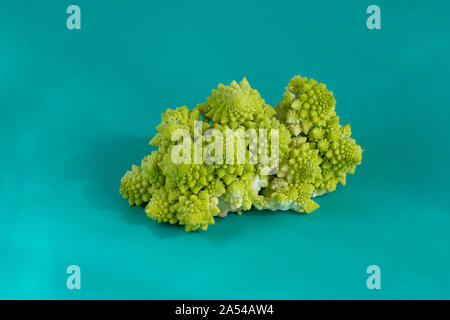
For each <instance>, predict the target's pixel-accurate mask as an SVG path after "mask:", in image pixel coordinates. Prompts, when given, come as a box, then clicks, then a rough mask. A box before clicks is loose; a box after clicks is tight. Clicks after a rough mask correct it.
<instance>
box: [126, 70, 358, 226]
mask: <svg viewBox="0 0 450 320" xmlns="http://www.w3.org/2000/svg"><path fill="white" fill-rule="evenodd" d="M335 104H336V100H335V99H334V97H333V93H332V92H331V91H328V90H327V89H326V87H325V85H324V84H323V83H318V82H317V81H315V80H313V79H309V80H308V79H307V78H302V77H300V76H295V77H294V78H292V79H291V81H290V82H289V84H288V86H287V88H286V92H285V94H284V97H283V99H282V100H281V102H280V103H279V104H278V105H277V106H276V107H275V108H272V107H271V106H269V105H268V104H266V103H265V102H264V100H263V99H262V98H261V96H260V94H259V93H258V91H256V90H254V89H252V88H251V87H250V85H249V83H248V82H247V80H246V79H245V78H244V79H242V81H241V82H240V83H239V84H238V83H236V82H235V81H233V82H232V83H231V84H230V85H229V86H225V85H222V84H220V85H219V86H218V88H217V89H215V90H213V91H212V96H211V97H208V98H207V102H205V103H201V104H199V105H197V107H196V108H194V109H193V110H190V109H188V108H187V107H185V106H183V107H180V108H177V109H175V110H171V109H167V110H166V112H165V113H163V114H162V122H161V124H160V125H158V126H157V130H158V133H157V134H156V135H155V137H154V138H153V139H152V140H151V141H150V144H151V145H154V146H157V147H158V150H157V151H153V152H152V153H151V154H150V155H148V156H146V157H145V158H144V159H143V160H142V162H141V165H140V166H135V165H133V166H132V170H131V171H128V172H127V173H126V174H125V175H124V177H123V178H122V183H121V188H120V193H121V194H122V196H123V197H124V198H126V199H128V202H129V203H130V205H137V206H140V205H145V212H146V213H147V215H148V216H149V217H150V218H152V219H154V220H156V221H158V222H169V223H172V224H174V223H179V224H181V225H184V226H185V229H186V231H193V230H197V229H198V228H200V229H202V230H206V229H207V228H208V225H210V224H214V217H215V216H220V217H224V216H226V215H227V213H228V212H236V213H238V214H241V213H242V211H245V210H250V209H251V208H252V207H254V208H256V209H261V210H262V209H270V210H294V211H297V212H306V213H309V212H311V211H313V210H315V209H317V208H318V207H319V205H318V204H317V203H316V202H314V201H313V200H312V199H311V198H313V197H315V196H319V195H322V194H324V193H327V192H331V191H334V190H335V189H336V186H337V184H338V183H340V184H342V185H345V177H346V174H347V173H354V172H355V168H356V166H357V165H358V164H360V163H361V159H362V151H363V150H362V148H361V147H360V146H359V145H357V144H356V142H355V140H354V139H352V138H350V134H351V131H350V125H348V124H347V125H345V126H341V125H340V124H339V118H338V116H337V115H336V113H335ZM230 130H234V132H241V133H243V132H246V133H255V134H256V135H258V133H259V134H260V135H259V136H258V139H259V140H258V142H259V145H258V146H257V147H256V148H255V149H252V148H253V147H252V146H253V145H252V144H251V143H250V139H251V138H250V136H251V134H250V135H247V136H246V137H247V139H244V140H243V143H244V144H243V145H242V148H243V149H241V152H240V151H239V149H238V148H239V147H238V144H239V143H236V142H235V137H234V136H232V135H229V132H231V131H230ZM262 132H265V135H263V136H261V133H262ZM192 137H193V138H192ZM261 137H267V140H264V139H262V138H261ZM188 138H192V139H188ZM180 140H181V142H180ZM222 140H223V141H222ZM236 141H237V140H236ZM277 141H278V143H276V142H277ZM222 142H223V143H222ZM230 146H231V147H230ZM273 146H276V148H275V149H272V148H274V147H273ZM230 150H231V153H229V152H230ZM242 150H243V151H244V152H242ZM273 150H275V151H276V155H277V156H278V157H275V158H273V155H274V153H273V152H272V151H273ZM177 157H178V158H179V159H180V160H179V161H174V159H176V158H177ZM199 159H200V161H199ZM208 159H209V161H208ZM211 159H213V160H214V161H212V160H211Z"/></svg>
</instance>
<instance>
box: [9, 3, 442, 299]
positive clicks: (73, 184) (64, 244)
mask: <svg viewBox="0 0 450 320" xmlns="http://www.w3.org/2000/svg"><path fill="white" fill-rule="evenodd" d="M73 3H75V4H77V5H79V6H80V8H81V13H82V30H79V31H77V30H73V31H70V30H68V29H67V28H66V17H67V14H66V8H67V6H68V5H70V4H72V2H69V1H23V0H22V1H5V0H2V1H1V2H0V112H1V113H0V139H1V146H2V152H1V158H0V165H1V168H2V171H1V178H0V212H1V223H0V250H1V251H0V298H4V299H5V298H7V299H10V298H20V299H28V298H39V299H53V298H58V299H101V298H114V299H221V298H225V299H231V298H236V299H247V298H255V299H341V298H344V299H403V298H412V299H431V298H436V299H443V298H446V299H449V298H450V278H449V267H450V256H449V244H450V236H449V227H450V205H449V202H448V198H449V188H448V178H449V168H448V165H449V160H450V157H449V156H450V153H449V150H448V147H449V137H450V133H449V132H450V131H449V129H448V119H449V116H450V112H449V105H450V104H449V102H450V94H449V92H450V91H449V89H448V88H449V72H450V58H449V56H450V55H449V52H450V51H449V50H450V41H449V32H450V28H449V20H448V19H449V18H448V13H449V10H450V5H449V2H448V1H433V2H429V1H428V2H425V1H345V2H342V1H331V0H329V1H297V0H295V1H281V0H277V1H239V0H236V1H235V0H233V1H221V2H215V1H206V0H205V1H167V2H166V1H133V2H126V1H85V0H76V1H74V2H73ZM370 4H378V5H379V6H380V8H381V14H382V16H381V19H382V29H381V30H368V29H367V28H366V18H367V16H368V15H367V14H366V8H367V7H368V6H369V5H370ZM296 74H301V75H303V76H308V77H313V78H315V79H317V80H319V81H323V82H325V83H326V84H327V87H329V88H331V90H333V91H334V94H335V97H336V99H337V112H338V114H339V116H340V119H341V122H342V123H351V125H352V131H353V137H355V138H356V139H357V141H358V143H360V144H361V145H362V146H363V148H364V159H363V164H362V165H361V166H360V167H358V169H357V172H356V175H353V176H349V177H348V181H347V182H348V183H347V186H346V187H339V188H338V190H337V191H336V192H334V193H332V194H328V195H326V196H323V197H321V198H319V199H318V202H319V204H320V206H321V207H320V208H319V209H318V210H317V211H315V212H314V213H312V214H311V215H300V214H296V213H293V212H275V213H272V212H269V211H264V212H258V211H252V212H249V213H247V214H245V215H243V216H236V215H230V216H228V217H227V218H225V219H217V220H216V224H215V225H214V226H211V227H210V228H209V230H208V231H207V232H195V233H185V232H184V231H183V228H182V227H176V226H171V225H160V224H158V223H156V222H154V221H152V220H150V219H148V218H147V217H146V216H145V214H144V210H143V209H142V208H136V207H133V208H132V207H129V206H128V203H127V201H126V200H123V199H121V196H120V194H119V193H118V189H119V185H120V178H121V176H122V175H123V174H124V172H125V171H126V170H128V169H129V168H130V167H131V164H132V163H139V162H140V159H141V158H142V157H143V156H144V155H146V154H147V153H149V151H150V147H149V146H148V145H147V142H148V140H150V138H151V137H152V136H153V135H154V134H155V132H156V131H155V126H156V125H157V124H158V123H159V121H160V115H161V113H162V112H163V111H164V110H165V109H166V108H168V107H172V108H173V107H178V106H182V105H187V106H189V107H194V106H195V105H196V104H197V103H200V102H203V101H205V99H206V97H207V96H208V95H209V94H210V91H211V89H213V88H215V87H216V86H217V85H218V84H219V83H224V84H229V83H230V82H231V81H232V80H234V79H235V80H240V79H241V78H242V77H243V76H245V77H247V79H248V80H249V82H250V84H251V85H252V86H253V87H254V88H256V89H258V90H259V91H260V93H261V95H262V96H263V97H264V98H265V99H266V101H267V102H268V103H269V104H272V105H274V104H276V103H277V102H278V101H279V100H280V99H281V96H282V94H283V92H284V87H285V86H286V84H287V82H288V81H289V79H290V78H291V77H292V76H294V75H296ZM71 264H76V265H79V266H80V268H81V273H82V275H81V276H82V279H81V281H82V284H81V285H82V289H81V290H68V289H67V288H66V278H67V276H68V275H67V274H66V273H65V271H66V268H67V266H69V265H71ZM372 264H376V265H379V266H380V268H381V286H382V289H381V290H368V289H367V287H366V279H367V277H368V275H367V274H366V268H367V266H369V265H372Z"/></svg>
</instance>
